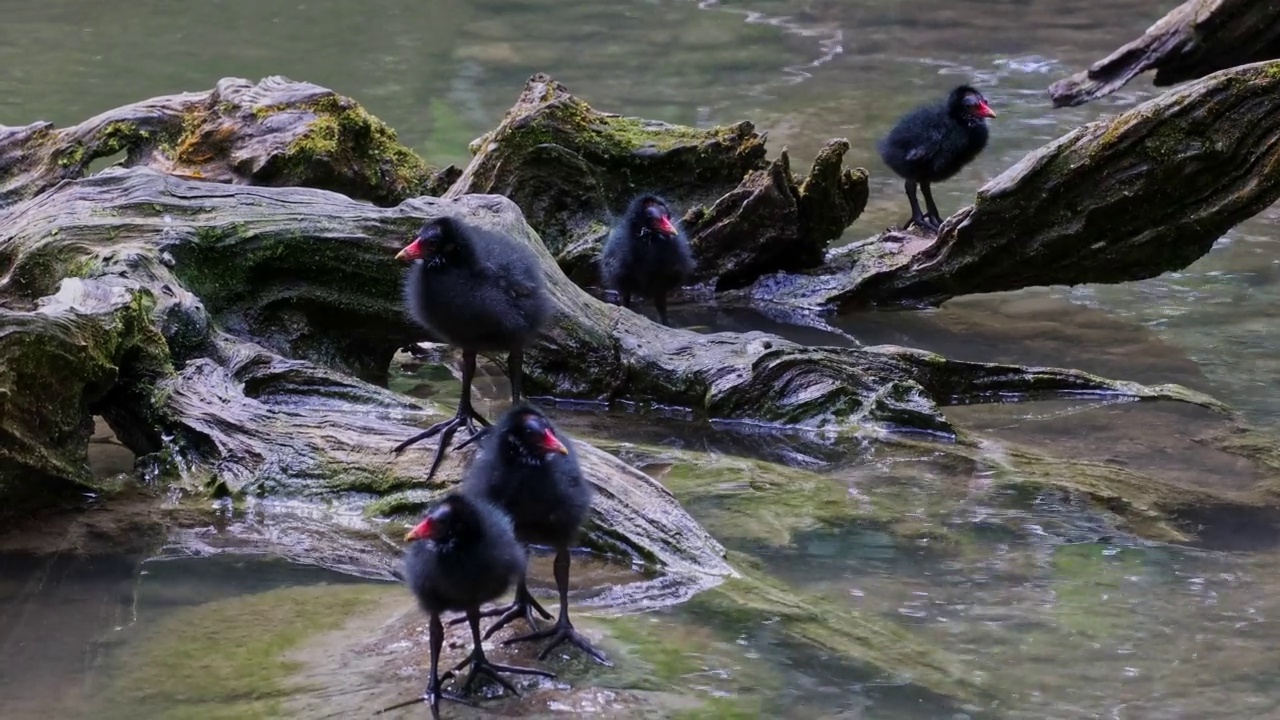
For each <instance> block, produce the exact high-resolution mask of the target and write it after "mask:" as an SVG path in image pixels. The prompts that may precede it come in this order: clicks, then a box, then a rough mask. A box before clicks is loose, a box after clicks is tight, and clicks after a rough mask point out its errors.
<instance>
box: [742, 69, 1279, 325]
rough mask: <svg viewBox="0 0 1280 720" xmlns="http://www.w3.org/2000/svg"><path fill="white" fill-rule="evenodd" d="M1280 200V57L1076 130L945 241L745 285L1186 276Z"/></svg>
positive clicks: (900, 287)
mask: <svg viewBox="0 0 1280 720" xmlns="http://www.w3.org/2000/svg"><path fill="white" fill-rule="evenodd" d="M1277 199H1280V61H1278V62H1270V63H1260V64H1256V65H1249V66H1246V67H1240V68H1234V69H1232V70H1224V71H1222V72H1220V73H1217V74H1214V75H1212V76H1210V77H1207V78H1204V79H1202V80H1199V81H1196V82H1194V83H1191V84H1189V85H1187V86H1186V87H1184V88H1180V89H1179V90H1177V91H1173V92H1169V93H1166V94H1165V95H1162V96H1161V97H1159V98H1156V99H1154V100H1151V101H1150V102H1147V103H1144V104H1142V105H1140V106H1138V107H1136V108H1134V109H1132V110H1130V111H1128V112H1126V113H1123V114H1121V115H1119V116H1117V117H1114V118H1109V119H1105V120H1099V121H1097V122H1094V123H1090V124H1089V125H1086V126H1084V127H1081V128H1079V129H1077V130H1074V131H1072V132H1070V133H1068V134H1066V135H1064V136H1063V137H1061V138H1059V139H1058V140H1055V141H1054V142H1052V143H1049V144H1048V145H1046V146H1044V147H1042V148H1040V149H1038V150H1035V151H1033V152H1031V153H1029V154H1028V155H1027V156H1026V157H1024V158H1023V159H1022V160H1021V161H1020V162H1018V164H1016V165H1014V166H1013V167H1012V168H1010V169H1009V170H1007V171H1005V172H1004V173H1003V174H1001V175H1000V176H999V177H997V178H995V179H994V180H992V181H990V182H988V183H987V184H986V185H985V186H983V187H982V188H981V189H980V190H979V191H978V195H977V198H975V200H974V204H973V205H971V206H968V207H965V208H963V209H961V210H960V211H959V212H957V213H956V214H955V215H953V216H951V217H950V218H948V219H947V221H946V222H945V223H943V226H942V229H941V230H940V231H939V233H938V236H937V238H936V239H933V238H925V237H920V236H917V235H914V234H910V233H901V232H889V233H886V234H884V235H881V236H879V237H877V238H872V239H870V240H867V241H864V242H861V243H857V244H854V245H851V246H848V247H846V248H842V249H841V251H840V253H839V254H836V255H835V256H834V257H832V258H830V260H829V262H828V264H827V265H826V266H824V267H823V268H821V269H818V270H813V271H809V272H807V273H802V274H785V275H770V276H766V277H764V278H761V279H760V280H759V281H757V282H756V283H755V284H754V285H753V286H752V287H751V288H748V289H745V290H743V291H741V292H740V293H739V295H738V296H739V297H741V298H749V299H751V300H752V301H757V302H769V303H780V304H783V305H789V306H793V307H798V308H805V309H811V310H816V309H823V308H832V307H834V308H845V307H856V306H859V305H867V304H906V305H939V304H941V303H943V302H945V301H946V300H948V299H950V298H953V297H956V296H958V295H965V294H970V293H981V292H998V291H1003V290H1017V289H1020V288H1026V287H1033V286H1047V285H1076V284H1080V283H1117V282H1125V281H1129V280H1141V279H1145V278H1151V277H1155V276H1157V275H1159V274H1161V273H1163V272H1168V271H1172V270H1180V269H1182V268H1185V267H1187V266H1188V265H1190V264H1191V263H1193V262H1195V261H1196V260H1197V259H1199V258H1200V257H1202V256H1204V255H1205V254H1206V253H1208V252H1209V250H1210V249H1212V248H1213V245H1214V243H1215V242H1216V241H1217V240H1218V238H1220V237H1222V235H1223V234H1225V233H1226V232H1227V231H1228V230H1230V229H1231V228H1232V227H1234V226H1235V225H1237V224H1239V223H1241V222H1243V221H1244V220H1247V219H1248V218H1250V217H1252V216H1254V215H1256V214H1257V213H1259V212H1261V211H1262V210H1264V209H1265V208H1267V207H1268V206H1269V205H1271V204H1272V203H1274V202H1275V201H1276V200H1277Z"/></svg>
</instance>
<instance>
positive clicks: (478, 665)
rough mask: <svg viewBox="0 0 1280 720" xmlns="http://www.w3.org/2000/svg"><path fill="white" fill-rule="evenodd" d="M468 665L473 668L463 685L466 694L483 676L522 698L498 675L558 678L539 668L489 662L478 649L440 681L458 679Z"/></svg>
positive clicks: (513, 686) (513, 687) (518, 692)
mask: <svg viewBox="0 0 1280 720" xmlns="http://www.w3.org/2000/svg"><path fill="white" fill-rule="evenodd" d="M467 665H470V666H471V672H469V673H467V679H466V680H465V681H463V683H462V692H463V693H465V694H470V693H471V690H472V688H473V687H474V686H475V684H476V680H479V679H480V676H481V675H483V676H485V677H487V678H489V679H490V680H492V681H494V682H496V683H498V684H499V685H501V686H502V687H503V688H505V689H506V690H507V691H509V692H510V693H511V694H512V695H515V696H516V697H520V691H519V690H516V687H515V685H512V684H511V683H510V682H509V681H507V679H506V678H504V677H502V676H501V675H499V674H498V673H507V674H508V675H536V676H537V677H545V678H554V677H555V676H556V674H555V673H553V672H548V671H546V670H538V669H537V668H527V667H520V666H518V665H500V664H498V663H495V662H489V660H488V658H486V657H485V656H484V651H483V650H481V649H480V648H479V647H477V648H476V649H475V650H472V651H471V654H470V655H468V656H467V657H466V659H464V660H463V661H462V662H460V663H458V664H457V665H455V666H454V667H453V669H452V670H450V671H449V672H447V673H445V674H444V676H443V677H441V679H440V681H441V682H444V681H445V680H448V679H449V678H452V677H456V676H457V674H458V671H459V670H461V669H462V668H464V667H466V666H467Z"/></svg>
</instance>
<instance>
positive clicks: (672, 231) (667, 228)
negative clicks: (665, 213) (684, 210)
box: [658, 217, 680, 235]
mask: <svg viewBox="0 0 1280 720" xmlns="http://www.w3.org/2000/svg"><path fill="white" fill-rule="evenodd" d="M658 227H659V228H660V229H661V230H662V232H664V233H666V234H668V235H679V234H680V233H678V232H676V226H675V225H672V224H671V220H669V219H667V218H666V217H660V218H658Z"/></svg>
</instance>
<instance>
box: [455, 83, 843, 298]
mask: <svg viewBox="0 0 1280 720" xmlns="http://www.w3.org/2000/svg"><path fill="white" fill-rule="evenodd" d="M764 140H765V138H764V136H763V135H761V134H759V133H756V132H755V128H754V126H752V124H751V123H749V122H740V123H738V124H736V125H731V126H726V127H717V128H713V129H710V130H697V129H694V128H689V127H681V126H676V125H668V124H666V123H660V122H653V121H648V120H641V119H638V118H629V117H621V116H618V115H613V114H609V113H603V112H599V111H597V110H594V109H592V108H591V106H589V105H588V104H587V103H586V102H584V101H582V100H581V99H579V98H577V97H574V96H573V95H571V94H570V93H569V91H568V90H567V89H566V88H565V87H564V86H563V85H561V84H560V83H558V82H556V81H555V80H552V79H551V78H550V77H548V76H546V75H541V74H539V75H535V76H533V77H532V78H530V80H529V82H528V83H527V84H526V85H525V89H524V92H523V93H521V95H520V98H519V99H518V100H517V101H516V104H515V106H514V107H512V108H511V109H510V110H509V111H507V115H506V117H505V118H504V119H503V121H502V124H500V125H499V126H498V127H497V129H495V130H493V131H492V132H489V133H487V134H485V135H484V136H483V137H481V138H479V139H478V140H476V141H475V142H474V143H472V146H471V149H472V152H474V153H475V157H474V158H473V159H472V161H471V163H470V165H468V166H467V169H466V170H465V172H464V173H463V175H462V177H461V178H460V179H459V180H458V182H457V183H456V184H454V186H453V187H452V188H450V190H449V192H448V197H459V196H461V195H464V194H472V193H475V194H488V193H493V194H498V195H505V196H506V197H509V198H511V199H512V200H514V201H515V203H516V204H517V205H519V206H520V209H521V210H523V211H524V214H525V217H526V218H527V219H528V221H529V224H530V225H532V226H533V228H534V229H535V230H536V231H537V232H538V234H539V235H540V236H541V237H542V240H543V242H545V243H546V245H547V247H548V248H549V249H550V250H551V253H552V255H554V256H555V258H556V260H557V262H559V264H560V267H561V268H562V269H563V270H564V271H565V273H567V274H568V275H569V276H570V277H572V278H573V279H574V280H575V281H576V282H578V283H579V284H591V283H594V282H596V281H597V273H596V265H595V263H596V259H597V258H598V257H599V253H600V246H601V244H602V243H603V242H604V239H605V237H606V236H607V235H608V233H609V224H610V222H611V220H610V218H611V217H612V216H614V215H616V214H620V213H621V212H622V211H623V210H624V209H625V208H626V206H627V203H628V202H629V201H630V199H631V198H632V197H633V196H634V195H635V194H637V193H639V192H655V193H658V194H661V195H665V196H666V197H667V199H668V200H670V201H672V202H673V203H674V206H675V207H677V208H681V209H687V212H685V216H684V221H683V225H684V229H685V231H686V232H687V234H688V235H689V239H690V243H691V244H692V246H693V250H694V256H695V258H696V259H697V261H698V270H697V272H696V276H695V277H696V279H697V280H699V281H706V282H712V283H715V284H716V286H717V287H718V288H719V289H733V288H737V287H741V286H743V285H746V284H748V283H750V282H751V281H752V280H754V279H755V278H757V277H759V276H760V275H761V274H763V273H765V272H770V271H775V270H799V269H802V268H809V267H817V266H818V265H820V264H821V263H822V258H823V255H824V253H825V251H826V248H827V245H828V244H829V243H830V242H831V241H833V240H835V239H837V238H839V237H840V235H841V233H843V232H844V230H845V228H847V227H849V225H850V224H852V223H853V221H854V220H856V219H857V218H858V216H859V215H861V214H862V211H863V209H864V208H865V207H866V204H867V193H868V185H867V177H868V176H867V171H866V170H863V169H862V168H858V169H856V170H846V169H844V168H843V167H842V161H843V159H844V155H845V153H846V152H848V150H849V143H848V142H847V141H844V140H832V141H830V142H829V143H828V144H827V146H826V147H825V148H824V149H823V150H822V152H821V153H819V155H818V157H817V159H816V160H815V161H814V165H813V169H812V170H811V171H810V173H809V175H808V176H807V177H805V178H799V177H796V176H795V175H793V174H792V172H791V168H790V161H789V160H788V158H787V154H786V152H785V151H784V152H783V153H782V155H781V157H779V158H778V159H777V160H775V161H773V162H769V161H767V160H766V159H765V148H764Z"/></svg>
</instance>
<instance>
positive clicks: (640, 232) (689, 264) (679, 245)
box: [600, 195, 694, 325]
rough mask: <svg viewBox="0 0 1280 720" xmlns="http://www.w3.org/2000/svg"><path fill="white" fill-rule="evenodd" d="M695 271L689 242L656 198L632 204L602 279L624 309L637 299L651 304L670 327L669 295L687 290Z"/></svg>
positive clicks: (611, 243) (608, 249)
mask: <svg viewBox="0 0 1280 720" xmlns="http://www.w3.org/2000/svg"><path fill="white" fill-rule="evenodd" d="M693 268H694V261H693V253H692V252H691V251H690V250H689V241H688V240H687V239H686V238H685V237H684V235H683V234H682V233H681V232H680V231H679V230H677V229H676V226H675V225H673V224H671V212H670V211H669V210H668V209H667V204H666V202H665V201H663V200H662V198H659V197H657V196H655V195H641V196H640V197H637V198H636V199H634V200H632V201H631V206H630V207H628V208H627V213H626V215H624V216H623V217H622V219H621V220H619V221H618V224H617V225H615V226H614V228H613V231H612V232H610V233H609V239H608V240H606V241H605V244H604V250H603V252H601V255H600V275H601V277H602V278H603V279H604V284H605V285H606V286H607V287H609V288H612V289H614V290H617V291H618V294H619V295H621V296H622V307H624V308H628V309H630V308H631V295H632V294H634V293H638V294H640V295H644V296H646V297H650V298H653V304H654V306H655V307H656V308H657V309H658V319H659V320H661V321H662V324H663V325H670V324H671V323H670V322H668V321H667V292H668V291H670V290H671V289H672V288H677V287H680V286H681V285H683V284H684V282H685V280H686V279H688V277H689V275H690V274H691V273H692V272H693Z"/></svg>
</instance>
